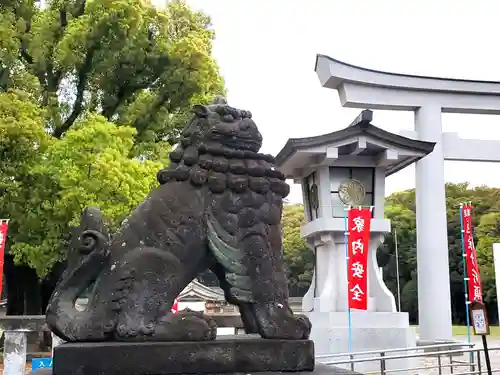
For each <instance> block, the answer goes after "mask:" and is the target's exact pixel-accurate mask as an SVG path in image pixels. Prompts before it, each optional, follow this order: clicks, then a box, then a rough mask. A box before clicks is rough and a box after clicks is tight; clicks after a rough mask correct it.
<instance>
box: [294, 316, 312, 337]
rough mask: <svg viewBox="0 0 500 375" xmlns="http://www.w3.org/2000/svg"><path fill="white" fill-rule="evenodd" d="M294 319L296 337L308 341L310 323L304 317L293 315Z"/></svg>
mask: <svg viewBox="0 0 500 375" xmlns="http://www.w3.org/2000/svg"><path fill="white" fill-rule="evenodd" d="M294 318H295V324H296V326H297V336H300V337H299V338H300V339H308V338H309V335H310V334H311V328H312V324H311V321H310V320H309V318H308V317H307V316H305V315H295V316H294Z"/></svg>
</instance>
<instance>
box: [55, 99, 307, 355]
mask: <svg viewBox="0 0 500 375" xmlns="http://www.w3.org/2000/svg"><path fill="white" fill-rule="evenodd" d="M194 112H195V115H194V117H193V118H192V119H191V120H190V121H189V123H188V125H187V127H186V128H185V129H184V131H183V133H182V135H181V141H180V144H179V145H178V147H177V148H176V150H175V151H173V152H172V153H171V155H170V158H171V161H172V164H171V165H170V166H169V167H168V168H166V169H164V170H162V171H160V172H159V173H158V180H159V182H160V184H161V186H159V187H158V188H156V189H154V190H153V191H152V192H151V193H150V195H149V196H148V197H147V198H146V199H145V200H144V201H143V202H142V203H141V204H140V205H139V206H138V207H137V208H136V209H135V210H134V211H133V212H132V214H131V215H130V216H129V217H128V218H127V219H126V220H124V221H123V223H122V225H121V227H120V229H119V230H118V231H117V233H115V234H114V235H113V236H110V235H108V233H107V231H106V228H105V227H104V224H103V223H104V220H103V218H102V215H101V213H100V212H99V210H98V209H96V208H89V209H87V210H86V211H85V212H84V214H83V215H82V218H81V224H80V226H79V227H78V228H76V229H75V231H74V233H73V236H72V241H71V243H70V249H69V252H68V267H67V269H66V271H65V273H64V275H63V276H62V278H61V280H60V282H59V284H58V285H57V287H56V288H55V290H54V293H53V295H52V298H51V301H50V303H49V306H48V309H47V323H48V326H49V327H50V329H51V330H52V331H53V332H54V333H55V334H56V335H58V336H59V337H61V338H62V339H64V340H66V341H70V342H84V341H94V342H102V341H200V340H213V339H215V336H216V324H215V323H214V321H213V320H212V319H210V318H209V317H207V316H205V315H204V314H202V313H198V312H193V311H183V312H179V313H177V314H172V313H171V312H170V308H171V306H172V303H173V301H174V299H175V298H176V297H177V296H178V295H179V293H180V292H181V291H182V290H183V289H184V287H185V286H186V285H187V284H188V283H189V282H190V281H191V280H192V279H193V278H194V277H196V276H197V275H198V274H199V273H200V272H201V271H203V270H206V269H207V268H209V269H211V270H212V271H213V272H214V273H215V275H216V276H217V277H218V279H219V281H220V286H221V288H222V289H224V292H225V294H226V299H227V301H228V302H230V303H232V304H235V305H237V306H238V308H239V311H240V314H241V318H242V321H243V325H244V327H245V331H246V332H247V333H259V334H260V335H261V336H262V337H263V338H268V339H288V340H303V339H307V338H308V337H309V333H310V330H311V324H310V322H309V320H308V319H307V318H306V317H304V316H294V314H293V313H292V311H291V309H290V307H289V304H288V285H287V279H286V277H285V272H284V269H283V254H282V243H281V228H280V220H281V213H282V207H283V198H284V197H285V196H287V194H288V192H289V186H288V185H287V184H286V182H285V176H283V174H281V173H280V172H279V171H277V170H275V168H274V165H273V163H274V158H273V157H272V156H271V155H264V154H260V153H259V149H260V147H261V144H262V136H261V134H260V133H259V130H258V129H257V126H256V124H255V123H254V121H253V120H252V118H251V117H252V116H251V113H250V112H248V111H243V110H238V109H235V108H232V107H230V106H228V105H227V104H225V101H221V100H217V101H215V102H214V104H212V105H210V106H195V108H194ZM92 284H94V287H93V288H91V289H89V287H90V286H91V285H92ZM85 290H91V292H90V295H89V303H88V305H87V308H86V310H85V311H77V310H76V309H75V306H74V302H75V300H76V298H77V297H78V296H79V295H81V294H82V292H84V291H85ZM199 355H203V353H199Z"/></svg>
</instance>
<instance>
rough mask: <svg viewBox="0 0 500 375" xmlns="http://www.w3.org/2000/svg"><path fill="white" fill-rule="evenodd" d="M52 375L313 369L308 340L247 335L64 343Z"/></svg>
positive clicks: (310, 343) (55, 358)
mask: <svg viewBox="0 0 500 375" xmlns="http://www.w3.org/2000/svg"><path fill="white" fill-rule="evenodd" d="M52 363H53V373H54V375H96V374H103V375H150V374H155V375H167V374H168V375H170V374H217V373H228V372H229V373H247V374H248V373H252V372H253V373H258V372H271V371H275V372H290V371H292V372H305V371H313V370H314V344H313V342H312V341H310V340H299V341H289V340H265V339H261V338H260V337H256V336H251V335H248V336H247V335H242V336H232V337H229V336H224V337H223V338H220V339H217V340H215V341H204V342H142V343H123V342H108V343H67V344H61V345H59V346H56V347H55V349H54V357H53V362H52Z"/></svg>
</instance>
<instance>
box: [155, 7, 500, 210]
mask: <svg viewBox="0 0 500 375" xmlns="http://www.w3.org/2000/svg"><path fill="white" fill-rule="evenodd" d="M155 2H156V3H157V4H163V3H165V0H156V1H155ZM188 3H189V4H190V5H191V6H192V7H193V8H194V9H196V10H203V11H204V12H205V13H207V14H209V15H210V16H211V17H212V23H213V27H214V29H215V31H216V35H217V37H216V40H215V45H214V54H215V58H216V59H217V61H218V63H219V66H220V68H221V72H222V75H223V76H224V79H225V81H226V87H227V89H228V92H229V94H228V100H229V102H230V104H231V105H232V106H235V107H239V108H244V109H248V110H250V111H252V113H253V115H254V119H255V121H256V122H257V125H258V126H259V128H260V130H261V132H262V134H263V136H264V146H263V151H264V152H268V153H272V154H276V153H278V152H279V151H280V149H281V148H282V147H283V145H284V144H285V142H286V141H287V139H288V138H290V137H305V136H312V135H318V134H323V133H327V132H331V131H334V130H339V129H342V128H344V127H346V126H347V125H348V124H349V123H350V122H351V121H352V120H353V119H354V118H355V117H356V116H357V115H358V113H359V112H360V110H358V109H346V108H342V107H341V106H340V102H339V98H338V94H337V92H336V91H334V90H329V89H326V88H322V87H321V85H320V83H319V80H318V78H317V76H316V74H315V72H314V63H315V57H316V54H317V53H320V54H325V55H329V56H332V57H334V58H336V59H339V60H342V61H345V62H349V63H352V64H355V65H358V66H362V67H367V68H372V69H379V70H385V71H389V72H397V73H408V74H419V75H431V76H444V77H452V78H468V79H481V80H498V81H500V52H499V43H498V40H499V36H500V31H499V29H498V24H499V21H498V19H499V17H500V2H499V1H496V0H475V1H473V2H472V1H467V0H455V1H452V0H419V1H400V0H377V1H372V0H309V1H308V2H301V1H298V0H188ZM373 123H374V124H375V125H377V126H379V127H382V128H384V129H386V130H389V131H392V132H395V133H398V132H399V131H400V130H403V129H409V130H411V129H413V113H410V112H389V111H374V121H373ZM443 127H444V131H455V132H459V133H460V135H461V136H462V137H464V138H478V139H498V140H500V117H498V116H486V115H451V114H445V115H443ZM499 145H500V144H499ZM499 147H500V146H499ZM445 170H446V180H447V181H451V182H463V181H469V182H470V183H472V184H473V185H481V184H487V185H490V186H497V187H500V164H489V163H466V162H446V164H445ZM414 174H415V171H414V167H413V166H412V167H408V168H406V169H405V170H403V171H401V172H398V173H397V174H395V175H393V176H391V177H389V178H388V180H387V187H386V193H387V194H390V193H392V192H394V191H398V190H403V189H408V188H412V187H414V184H415V176H414ZM289 198H290V200H292V201H301V193H300V189H299V188H298V186H295V187H293V188H292V193H291V195H290V197H289Z"/></svg>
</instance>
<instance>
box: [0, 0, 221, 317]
mask: <svg viewBox="0 0 500 375" xmlns="http://www.w3.org/2000/svg"><path fill="white" fill-rule="evenodd" d="M213 38H214V33H213V30H212V29H211V27H210V19H209V18H208V17H207V16H206V15H204V14H203V13H201V12H193V11H192V10H191V9H190V8H189V7H188V6H186V4H185V3H184V2H182V1H180V2H172V3H171V4H169V6H168V7H167V9H165V10H159V9H156V8H155V7H153V6H152V5H151V4H150V3H149V2H148V1H147V0H146V1H144V0H126V1H125V0H121V1H120V0H119V1H110V0H92V1H89V0H49V1H46V2H45V7H44V8H43V9H40V8H39V6H38V2H37V1H34V0H5V1H3V2H2V5H1V6H0V93H1V92H3V94H2V97H0V106H2V107H7V108H8V109H3V111H4V113H5V115H4V116H2V113H0V131H2V133H0V135H2V138H1V139H0V150H2V152H3V155H2V156H5V157H4V158H3V160H2V161H0V163H1V164H2V169H1V170H0V189H2V190H1V191H2V193H3V194H2V197H0V212H2V215H3V216H4V217H9V218H11V219H12V220H11V225H10V228H9V239H8V248H7V250H8V252H9V253H11V254H9V255H8V257H7V258H9V257H11V256H12V255H14V256H15V260H16V261H17V262H18V263H19V262H20V263H21V264H28V265H29V266H31V267H33V268H34V269H36V270H37V272H38V275H39V276H43V275H45V274H46V273H47V272H48V271H49V270H50V267H51V265H52V264H54V262H56V261H58V260H60V259H62V258H63V253H62V252H61V248H62V247H63V246H64V244H65V242H64V236H63V233H64V232H66V231H67V229H68V226H67V225H68V223H69V222H74V221H75V220H76V217H77V216H78V215H79V213H80V212H79V211H80V210H81V209H82V208H83V206H84V205H87V204H95V205H99V206H100V207H101V208H102V209H103V211H104V212H105V214H106V215H107V217H108V219H109V222H110V224H111V225H116V223H117V222H119V220H120V218H121V217H123V216H124V215H125V213H126V211H127V210H130V208H131V207H132V206H133V205H134V204H136V203H137V202H138V201H139V200H140V199H141V198H142V197H144V195H145V194H146V192H147V190H148V189H149V188H150V187H151V183H152V181H153V180H154V176H155V174H156V170H155V169H157V168H158V167H159V166H160V164H155V163H153V162H157V163H162V164H165V163H166V162H167V161H166V159H165V155H166V152H167V151H168V150H169V147H170V145H171V144H174V143H175V142H176V141H177V137H178V134H179V130H180V129H181V127H182V126H183V125H184V124H185V121H186V119H187V115H188V112H189V109H190V107H191V105H192V104H193V103H205V102H207V101H209V100H210V99H211V98H212V97H213V96H214V95H218V94H224V92H225V91H224V84H223V80H222V78H221V76H220V74H219V71H218V67H217V64H216V62H215V60H214V59H213V57H212V41H213ZM21 102H22V103H21ZM0 109H2V108H0ZM9 111H10V112H9ZM12 113H13V114H12ZM12 117H13V118H12ZM73 130H74V132H73ZM4 135H5V137H4ZM107 142H111V143H110V144H108V143H107ZM89 150H90V151H89ZM77 151H80V152H77ZM89 152H90V154H88V155H87V153H89ZM124 152H128V154H125V153H124ZM7 154H8V155H7ZM139 160H141V161H139ZM85 167H86V168H88V169H87V170H85ZM144 173H147V177H146V176H144ZM106 176H107V177H106ZM135 182H137V184H134V183H135ZM138 184H139V185H140V186H139V185H138ZM113 189H114V190H113ZM112 190H113V191H112ZM7 260H8V259H6V264H7V263H8V262H7ZM55 277H57V275H55ZM23 279H26V277H23ZM18 281H19V280H17V281H15V282H11V283H10V284H19V282H18ZM49 293H50V292H49ZM10 300H11V299H9V301H10ZM28 303H29V301H28ZM20 306H23V302H22V301H21V302H20ZM20 309H21V310H23V308H22V307H21V308H20ZM35 310H36V309H32V310H31V311H35ZM8 311H9V308H8ZM22 312H23V311H18V313H22ZM40 312H41V311H40ZM35 313H36V312H35Z"/></svg>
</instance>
